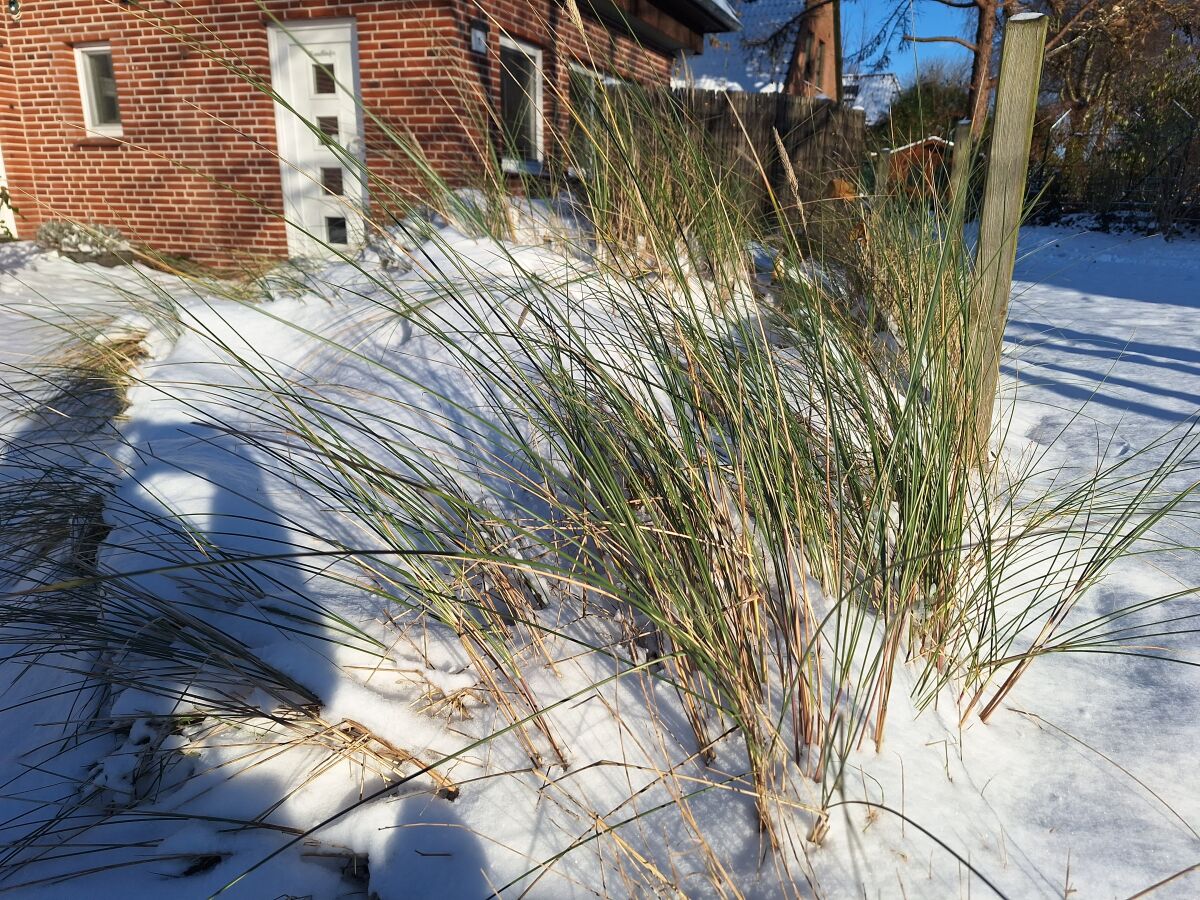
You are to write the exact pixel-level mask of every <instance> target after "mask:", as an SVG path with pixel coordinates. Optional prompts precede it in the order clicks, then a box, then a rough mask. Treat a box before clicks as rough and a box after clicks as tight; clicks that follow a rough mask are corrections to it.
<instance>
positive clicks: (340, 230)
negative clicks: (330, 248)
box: [325, 216, 346, 244]
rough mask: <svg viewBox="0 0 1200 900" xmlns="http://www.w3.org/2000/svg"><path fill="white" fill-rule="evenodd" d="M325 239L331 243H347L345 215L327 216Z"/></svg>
mask: <svg viewBox="0 0 1200 900" xmlns="http://www.w3.org/2000/svg"><path fill="white" fill-rule="evenodd" d="M325 240H326V241H327V242H329V243H330V244H344V243H346V220H345V218H344V217H342V216H326V217H325Z"/></svg>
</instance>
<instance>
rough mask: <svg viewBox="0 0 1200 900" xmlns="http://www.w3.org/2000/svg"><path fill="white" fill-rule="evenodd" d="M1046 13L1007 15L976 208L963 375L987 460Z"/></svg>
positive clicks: (979, 444)
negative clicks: (972, 348) (971, 364)
mask: <svg viewBox="0 0 1200 900" xmlns="http://www.w3.org/2000/svg"><path fill="white" fill-rule="evenodd" d="M1049 21H1050V20H1049V19H1047V18H1046V16H1044V15H1042V14H1040V13H1019V14H1018V15H1015V16H1013V17H1012V18H1011V19H1009V20H1008V23H1007V25H1006V26H1005V29H1004V46H1003V49H1002V50H1001V51H1000V84H999V86H998V87H997V88H996V112H995V120H994V122H993V124H992V142H991V147H990V148H989V151H988V168H987V180H986V182H985V184H984V189H983V209H982V212H981V213H980V216H979V248H978V251H977V256H976V265H975V269H976V277H977V278H978V291H979V294H978V303H977V306H976V310H975V312H976V315H977V319H976V322H977V325H976V327H975V328H974V329H973V330H974V331H975V333H976V335H977V340H976V342H975V343H976V347H977V350H976V353H975V354H973V355H974V356H975V359H976V361H977V363H978V368H976V369H974V370H972V369H971V368H968V370H967V372H966V375H967V377H971V376H972V375H974V376H976V377H978V378H979V393H978V395H977V397H976V413H975V427H976V431H975V437H976V446H975V449H976V450H977V451H978V453H979V460H980V461H981V462H985V461H986V460H987V449H988V438H989V437H990V436H991V431H992V407H993V405H994V404H995V400H996V387H997V385H998V384H999V381H1000V348H1001V345H1002V342H1003V339H1004V325H1005V322H1006V320H1007V319H1008V295H1009V293H1010V292H1011V290H1012V276H1013V267H1014V266H1015V265H1016V262H1017V229H1018V228H1019V226H1020V224H1021V211H1022V209H1023V207H1024V204H1025V182H1026V179H1027V178H1028V177H1029V148H1030V144H1031V143H1032V141H1033V118H1034V113H1035V112H1036V110H1037V98H1038V86H1039V85H1040V83H1041V77H1042V57H1043V56H1044V55H1045V50H1046V29H1047V26H1048V25H1049Z"/></svg>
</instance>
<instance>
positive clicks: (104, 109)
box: [75, 44, 122, 137]
mask: <svg viewBox="0 0 1200 900" xmlns="http://www.w3.org/2000/svg"><path fill="white" fill-rule="evenodd" d="M75 64H76V67H77V68H78V70H79V91H80V94H81V95H82V99H83V124H84V126H85V127H86V128H87V130H88V131H90V132H93V133H95V134H101V135H105V136H107V137H119V136H120V135H121V133H122V131H121V108H120V106H119V105H118V103H117V79H116V76H115V75H114V74H113V57H112V48H111V47H109V45H108V44H81V45H79V46H77V47H76V48H75Z"/></svg>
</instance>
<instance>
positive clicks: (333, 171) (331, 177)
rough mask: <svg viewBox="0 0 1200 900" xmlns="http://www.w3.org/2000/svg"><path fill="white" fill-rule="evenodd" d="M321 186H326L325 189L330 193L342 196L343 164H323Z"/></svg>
mask: <svg viewBox="0 0 1200 900" xmlns="http://www.w3.org/2000/svg"><path fill="white" fill-rule="evenodd" d="M321 187H323V188H325V190H326V191H327V192H329V193H330V194H336V195H337V196H339V197H340V196H342V193H343V185H342V167H341V166H333V167H330V168H326V167H324V166H322V167H321Z"/></svg>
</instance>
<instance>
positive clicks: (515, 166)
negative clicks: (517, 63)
mask: <svg viewBox="0 0 1200 900" xmlns="http://www.w3.org/2000/svg"><path fill="white" fill-rule="evenodd" d="M500 46H501V48H503V49H507V50H516V51H517V52H518V53H524V54H525V55H526V56H528V57H529V58H530V59H532V60H533V71H534V86H533V96H532V97H530V103H531V105H532V107H533V110H534V121H533V136H534V143H535V144H536V146H537V158H536V159H517V158H516V157H513V156H508V155H507V151H508V148H507V147H505V148H504V151H505V154H506V155H505V156H504V157H503V158H501V160H500V168H501V169H502V170H503V171H505V172H511V173H518V174H519V173H534V174H536V173H537V172H540V171H541V168H542V164H543V163H544V162H545V159H546V143H545V140H546V139H545V130H546V128H545V126H546V110H545V105H544V103H543V101H542V96H543V91H544V85H545V82H546V76H545V73H544V72H543V71H542V51H541V48H539V47H535V46H534V45H533V44H527V43H525V42H524V41H519V40H517V39H516V38H511V37H508V36H507V35H503V34H502V35H500ZM500 66H501V68H502V69H503V66H504V58H503V55H501V58H500ZM502 102H503V101H502ZM500 120H501V124H502V125H503V121H504V110H501V111H500Z"/></svg>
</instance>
